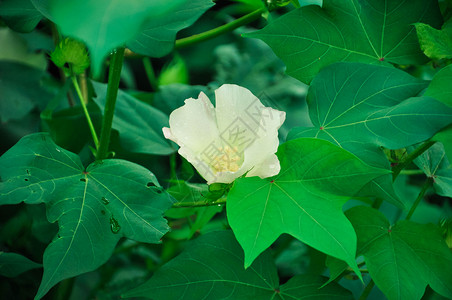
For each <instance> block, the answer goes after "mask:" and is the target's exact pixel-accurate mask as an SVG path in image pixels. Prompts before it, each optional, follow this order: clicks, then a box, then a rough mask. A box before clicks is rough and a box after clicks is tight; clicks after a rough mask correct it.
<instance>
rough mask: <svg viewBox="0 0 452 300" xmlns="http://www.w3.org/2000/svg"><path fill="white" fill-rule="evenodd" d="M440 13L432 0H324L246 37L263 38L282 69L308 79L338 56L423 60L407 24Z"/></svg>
mask: <svg viewBox="0 0 452 300" xmlns="http://www.w3.org/2000/svg"><path fill="white" fill-rule="evenodd" d="M441 19H442V17H441V13H440V11H439V8H438V3H437V2H436V1H426V0H413V1H403V2H400V1H399V0H387V1H380V0H364V1H357V0H348V1H342V0H325V1H323V7H322V8H320V7H319V6H316V5H311V6H306V7H302V8H298V9H296V10H294V11H292V12H290V13H288V14H285V15H283V16H282V17H280V18H278V19H276V20H275V21H274V22H272V23H270V24H268V25H267V26H266V27H265V28H263V29H262V30H259V31H256V32H253V33H250V34H247V35H246V37H252V38H259V39H261V40H263V41H264V42H266V43H267V44H268V45H269V46H270V47H272V49H273V51H274V52H275V53H276V55H278V56H279V57H280V58H281V59H282V60H283V61H284V63H285V64H286V66H287V74H289V75H291V76H293V77H295V78H297V79H299V80H300V81H302V82H305V83H309V82H310V81H311V80H312V78H313V77H314V76H315V75H316V74H317V73H318V71H319V70H320V69H321V68H322V67H324V66H326V65H329V64H331V63H334V62H338V61H356V62H364V63H372V64H377V63H380V62H381V61H384V62H391V63H396V64H421V63H424V62H425V61H426V57H425V56H424V54H423V53H422V51H421V49H420V48H419V44H418V39H417V36H416V32H415V30H414V26H413V25H412V24H413V23H417V22H422V23H425V24H430V25H432V26H433V27H436V28H439V27H440V26H441Z"/></svg>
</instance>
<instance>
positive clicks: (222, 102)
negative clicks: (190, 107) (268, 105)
mask: <svg viewBox="0 0 452 300" xmlns="http://www.w3.org/2000/svg"><path fill="white" fill-rule="evenodd" d="M215 103H216V104H215V105H216V109H215V111H216V116H217V124H218V129H219V131H220V135H221V138H222V140H223V141H224V142H225V143H226V144H228V145H229V146H231V147H232V146H237V147H238V148H239V150H240V151H242V150H243V149H245V148H246V147H247V146H249V145H250V144H251V142H252V141H254V140H255V139H256V131H257V130H258V127H259V124H260V119H261V118H260V116H261V113H262V110H263V109H264V105H262V103H261V102H260V101H259V99H258V98H257V97H256V96H254V95H253V94H252V93H251V92H250V91H249V90H247V89H246V88H243V87H241V86H238V85H235V84H224V85H222V86H221V87H220V88H218V89H217V90H215Z"/></svg>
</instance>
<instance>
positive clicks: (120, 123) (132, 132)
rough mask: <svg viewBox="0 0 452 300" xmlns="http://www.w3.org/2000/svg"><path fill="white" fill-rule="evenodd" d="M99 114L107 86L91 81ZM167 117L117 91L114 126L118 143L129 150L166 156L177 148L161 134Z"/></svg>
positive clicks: (166, 122) (166, 124) (102, 106)
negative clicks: (118, 139)
mask: <svg viewBox="0 0 452 300" xmlns="http://www.w3.org/2000/svg"><path fill="white" fill-rule="evenodd" d="M93 86H94V90H95V92H96V94H97V98H95V99H94V101H95V102H96V103H97V105H99V107H100V109H101V110H102V113H103V111H104V107H105V101H106V95H107V85H106V84H102V83H98V82H93ZM168 122H169V121H168V116H167V115H165V114H164V113H162V112H161V111H159V110H157V109H155V108H153V107H152V106H150V105H148V104H146V103H144V102H141V101H139V100H138V99H136V98H134V97H132V96H130V95H128V94H126V93H125V92H123V91H121V90H119V91H118V99H117V102H116V108H115V117H114V119H113V128H114V129H116V130H118V131H119V138H120V141H121V145H122V146H123V147H124V148H125V149H127V151H130V152H138V153H147V154H160V155H167V154H171V153H173V152H175V151H176V149H175V147H173V146H172V144H171V142H170V141H168V140H167V139H165V137H164V136H163V132H162V128H163V127H165V126H169V125H168Z"/></svg>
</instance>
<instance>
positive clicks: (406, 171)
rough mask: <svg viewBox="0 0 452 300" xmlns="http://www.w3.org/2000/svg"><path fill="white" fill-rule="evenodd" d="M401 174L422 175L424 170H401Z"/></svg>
mask: <svg viewBox="0 0 452 300" xmlns="http://www.w3.org/2000/svg"><path fill="white" fill-rule="evenodd" d="M400 174H402V175H422V174H424V171H422V170H402V171H400Z"/></svg>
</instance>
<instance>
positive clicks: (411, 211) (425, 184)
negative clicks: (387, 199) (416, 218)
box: [405, 177, 433, 220]
mask: <svg viewBox="0 0 452 300" xmlns="http://www.w3.org/2000/svg"><path fill="white" fill-rule="evenodd" d="M432 182H433V178H432V177H429V178H427V180H426V181H425V183H424V185H423V186H422V189H421V191H420V192H419V195H417V198H416V200H415V201H414V203H413V205H412V206H411V208H410V211H409V212H408V214H407V215H406V217H405V220H409V219H411V216H412V215H413V213H414V211H415V210H416V208H417V206H418V205H419V203H420V202H421V200H422V199H423V198H424V195H425V192H427V190H428V189H429V187H430V185H431V184H432Z"/></svg>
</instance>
